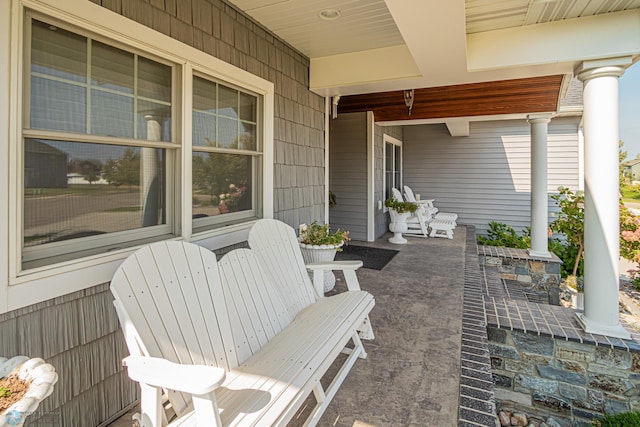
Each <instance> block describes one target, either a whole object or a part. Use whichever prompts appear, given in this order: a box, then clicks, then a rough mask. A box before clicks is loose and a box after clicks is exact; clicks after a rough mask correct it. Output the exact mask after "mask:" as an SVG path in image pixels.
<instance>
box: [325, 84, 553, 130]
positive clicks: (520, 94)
mask: <svg viewBox="0 0 640 427" xmlns="http://www.w3.org/2000/svg"><path fill="white" fill-rule="evenodd" d="M562 78H563V76H562V75H554V76H543V77H532V78H528V79H515V80H502V81H496V82H484V83H472V84H465V85H457V86H441V87H434V88H424V89H416V90H415V97H414V102H413V108H412V110H411V115H410V116H409V114H408V112H407V107H406V106H405V105H404V96H403V91H393V92H381V93H371V94H363V95H350V96H343V97H341V98H340V104H339V105H338V113H339V114H340V113H353V112H361V111H373V113H374V116H375V120H376V121H396V120H416V119H438V118H449V117H467V116H484V115H494V114H526V113H536V112H546V111H555V110H556V107H557V103H558V97H559V95H560V87H561V85H562Z"/></svg>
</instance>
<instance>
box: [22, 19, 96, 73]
mask: <svg viewBox="0 0 640 427" xmlns="http://www.w3.org/2000/svg"><path fill="white" fill-rule="evenodd" d="M32 22H33V25H32V27H31V72H32V73H42V74H46V75H48V76H53V77H58V78H62V79H66V80H71V81H75V82H80V83H86V81H87V80H86V78H87V39H86V38H85V37H82V36H79V35H76V34H73V33H70V32H68V31H65V30H63V29H60V28H57V27H55V26H53V25H49V24H45V23H43V22H40V21H36V20H33V21H32Z"/></svg>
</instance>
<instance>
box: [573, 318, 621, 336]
mask: <svg viewBox="0 0 640 427" xmlns="http://www.w3.org/2000/svg"><path fill="white" fill-rule="evenodd" d="M576 319H577V320H578V323H580V326H582V328H583V329H584V331H585V332H587V333H590V334H597V335H604V336H607V337H613V338H621V339H623V340H628V339H631V334H629V332H628V331H627V330H626V329H625V328H624V327H623V326H622V325H621V324H620V323H618V324H617V325H614V326H605V325H601V324H599V323H597V322H594V321H593V320H589V319H587V318H586V317H585V315H584V313H577V314H576Z"/></svg>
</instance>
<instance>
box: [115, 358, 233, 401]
mask: <svg viewBox="0 0 640 427" xmlns="http://www.w3.org/2000/svg"><path fill="white" fill-rule="evenodd" d="M122 364H123V365H124V366H126V367H127V368H128V373H129V378H131V379H132V380H134V381H137V382H140V383H144V384H148V385H150V386H153V387H162V388H167V389H170V390H175V391H181V392H184V393H189V394H194V395H202V394H207V393H210V392H212V391H213V390H215V389H216V388H218V387H219V386H220V384H222V382H223V381H224V379H225V376H226V371H225V370H224V369H222V368H218V367H215V366H205V365H180V364H178V363H173V362H170V361H168V360H166V359H160V358H157V357H146V356H128V357H126V358H125V359H123V361H122Z"/></svg>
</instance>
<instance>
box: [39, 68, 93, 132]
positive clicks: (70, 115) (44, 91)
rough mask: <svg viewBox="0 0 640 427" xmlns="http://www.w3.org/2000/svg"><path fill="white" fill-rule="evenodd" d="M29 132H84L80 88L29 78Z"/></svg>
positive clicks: (83, 94) (83, 91)
mask: <svg viewBox="0 0 640 427" xmlns="http://www.w3.org/2000/svg"><path fill="white" fill-rule="evenodd" d="M30 101H31V108H30V126H31V129H48V130H56V131H61V132H77V133H85V132H86V131H87V125H86V123H87V119H86V109H87V108H86V105H87V90H86V88H84V87H83V86H76V85H73V84H69V83H63V82H59V81H54V80H49V79H45V78H40V77H33V76H32V77H31V99H30Z"/></svg>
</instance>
